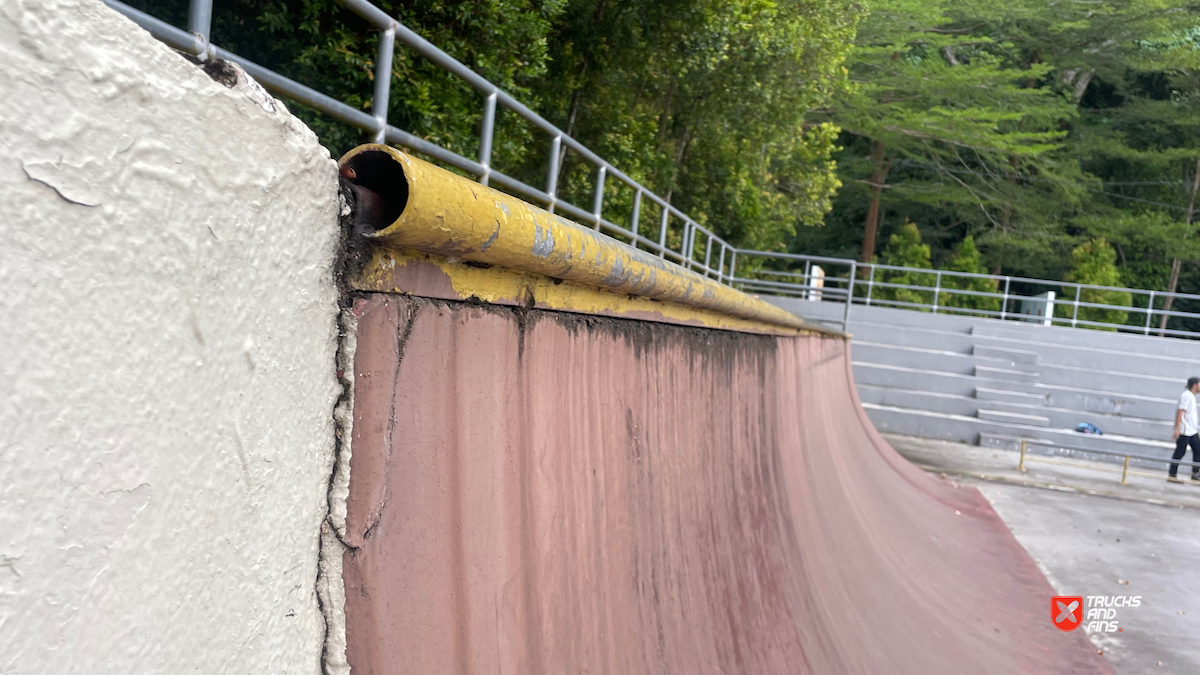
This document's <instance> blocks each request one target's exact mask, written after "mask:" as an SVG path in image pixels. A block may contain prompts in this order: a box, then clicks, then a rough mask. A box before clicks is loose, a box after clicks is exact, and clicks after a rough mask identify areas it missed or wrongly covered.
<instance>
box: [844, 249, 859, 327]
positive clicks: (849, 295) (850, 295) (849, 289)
mask: <svg viewBox="0 0 1200 675" xmlns="http://www.w3.org/2000/svg"><path fill="white" fill-rule="evenodd" d="M856 274H858V262H857V261H851V262H850V277H849V278H848V279H847V280H846V310H845V312H844V313H843V314H842V332H843V333H849V332H850V306H851V305H853V304H854V276H855V275H856Z"/></svg>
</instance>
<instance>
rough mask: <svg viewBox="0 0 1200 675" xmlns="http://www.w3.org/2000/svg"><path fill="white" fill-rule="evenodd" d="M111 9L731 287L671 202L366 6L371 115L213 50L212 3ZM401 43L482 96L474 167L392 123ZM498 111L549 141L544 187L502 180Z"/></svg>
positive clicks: (307, 101)
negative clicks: (571, 194) (575, 160)
mask: <svg viewBox="0 0 1200 675" xmlns="http://www.w3.org/2000/svg"><path fill="white" fill-rule="evenodd" d="M104 2H105V4H107V5H108V6H109V7H112V8H113V9H115V10H117V11H118V12H121V13H122V14H124V15H125V16H127V17H129V18H130V19H132V20H133V21H134V22H136V23H138V24H139V25H141V26H142V27H143V28H145V29H146V30H148V31H149V32H150V33H151V34H152V35H154V36H155V37H156V38H158V39H160V40H162V41H163V42H165V43H167V44H168V45H170V46H171V47H174V48H175V49H178V50H180V51H182V52H185V53H188V54H191V55H193V56H195V57H197V58H199V59H202V60H203V59H208V58H213V57H215V58H220V59H224V60H228V61H233V62H234V63H237V64H238V65H240V66H241V67H242V68H243V69H245V70H246V72H247V73H248V74H249V75H250V76H251V77H253V78H254V79H255V80H257V81H258V82H259V83H260V84H262V85H263V87H264V88H266V89H267V90H268V91H270V92H272V93H273V94H276V95H279V96H283V97H285V98H289V99H292V100H295V101H297V102H300V103H303V104H304V105H306V106H308V107H310V108H313V109H315V110H317V111H319V112H321V113H324V114H326V115H328V116H330V117H332V118H333V119H335V120H338V121H340V122H343V123H345V124H348V125H350V126H352V127H355V128H358V129H361V130H363V131H366V132H367V133H369V134H371V136H372V138H373V139H374V140H375V142H376V143H389V144H393V145H398V146H401V147H405V148H408V149H410V150H412V151H414V152H417V153H420V154H422V155H426V156H428V157H430V158H432V159H435V160H438V161H441V162H444V163H446V164H448V165H450V166H452V167H454V168H456V169H459V170H461V171H464V172H466V173H468V174H470V175H472V176H474V177H475V178H476V179H477V180H478V181H479V182H480V183H481V184H483V185H493V186H496V187H500V188H503V189H505V190H508V191H511V192H513V193H515V194H517V195H518V196H520V197H522V198H525V199H529V200H530V201H533V202H535V203H538V204H541V205H542V206H544V207H545V208H546V209H547V210H549V211H550V212H559V213H562V214H564V215H567V216H569V217H571V218H574V219H576V220H578V221H579V222H582V223H588V224H591V225H592V227H593V228H594V229H595V230H597V231H599V232H604V233H606V234H609V235H616V236H618V237H620V238H622V239H624V240H625V241H626V243H629V244H632V245H634V246H637V247H640V248H642V249H645V250H649V251H652V252H654V253H657V254H658V255H659V256H660V257H662V258H666V259H669V260H671V261H673V262H676V263H679V264H680V265H682V266H683V267H686V268H688V269H690V270H692V271H695V272H697V273H699V274H702V275H704V276H707V277H710V278H713V279H716V280H717V281H720V282H722V283H728V282H729V279H730V276H731V273H732V270H733V267H734V265H735V257H736V248H735V247H733V246H732V245H731V244H730V243H729V242H727V241H725V240H724V239H722V238H721V237H719V236H717V235H716V233H714V232H713V231H712V230H711V229H709V228H706V227H704V226H703V225H700V224H699V223H697V222H696V221H695V220H694V219H692V218H691V217H690V216H688V215H687V214H685V213H683V212H682V211H680V210H679V209H677V208H675V207H674V206H671V204H670V203H669V202H667V200H666V199H664V198H662V197H660V196H658V195H657V194H655V193H654V192H652V191H650V190H649V189H647V188H646V187H645V186H643V185H642V184H640V183H638V182H637V181H636V180H634V179H633V178H630V177H629V176H627V175H626V174H625V173H623V172H622V171H621V170H620V169H618V168H617V167H615V166H613V165H612V164H610V163H608V162H607V161H605V160H604V159H603V158H601V157H600V156H599V155H597V154H596V153H594V152H592V151H591V150H589V149H588V148H587V147H585V146H584V145H583V144H582V143H580V142H579V141H577V140H575V139H574V138H572V137H570V136H569V135H567V134H566V133H565V132H563V131H562V130H560V129H559V128H558V127H556V126H555V125H553V124H551V123H550V122H549V121H548V120H546V119H545V118H543V117H542V116H541V115H539V114H537V113H536V112H534V111H532V110H530V109H529V108H528V107H526V106H525V105H524V104H522V103H521V102H520V101H518V100H516V99H515V98H513V97H512V96H510V95H509V94H507V93H506V92H504V91H503V90H501V89H500V88H498V87H496V86H495V85H494V84H492V83H491V82H489V81H487V80H486V79H484V78H483V77H481V76H480V75H479V74H478V73H476V72H475V71H473V70H471V69H470V68H468V67H467V66H465V65H463V64H462V63H460V62H459V61H457V60H456V59H454V58H453V57H451V56H450V55H449V54H447V53H446V52H444V51H442V50H441V49H439V48H437V47H436V46H434V45H433V44H432V43H430V42H429V41H428V40H426V39H425V38H423V37H421V36H420V35H417V34H416V33H414V32H413V31H412V30H411V29H409V28H408V27H406V26H404V25H403V24H401V23H400V22H398V21H396V20H395V19H393V18H392V17H390V16H388V15H387V14H386V13H385V12H384V11H383V10H381V9H379V8H378V7H376V6H375V5H373V4H371V3H370V2H368V1H367V0H340V2H341V3H342V4H343V5H344V6H345V7H346V8H347V9H349V10H350V11H352V12H354V13H355V14H357V15H358V16H360V17H362V18H363V19H366V20H367V21H368V22H370V23H371V24H372V25H373V26H374V27H375V28H376V29H377V30H378V31H379V45H378V48H377V53H376V60H375V77H374V83H375V89H374V92H373V94H374V96H373V99H372V109H371V111H372V112H371V114H367V113H365V112H363V111H361V110H358V109H356V108H353V107H351V106H349V105H346V104H345V103H342V102H341V101H338V100H336V99H334V98H332V97H330V96H327V95H325V94H323V93H321V92H319V91H316V90H315V89H312V88H310V87H307V86H305V85H303V84H301V83H299V82H296V81H295V80H292V79H290V78H287V77H284V76H282V75H280V74H278V73H275V72H273V71H271V70H269V69H267V68H264V67H262V66H260V65H258V64H256V63H254V62H253V61H250V60H249V59H246V58H243V57H241V56H239V55H237V54H234V53H232V52H229V51H227V50H224V49H221V48H220V47H217V46H216V45H214V44H212V42H210V40H209V30H210V26H211V19H212V3H213V0H191V4H190V6H189V8H188V27H187V30H183V29H180V28H176V27H175V26H172V25H170V24H168V23H166V22H165V21H162V20H160V19H157V18H155V17H153V16H150V15H149V14H146V13H145V12H142V11H140V10H137V9H135V8H133V7H130V6H129V5H126V4H125V3H123V2H120V0H104ZM397 41H398V42H400V43H401V44H402V45H404V46H405V47H408V48H409V49H411V50H413V51H414V52H416V53H418V54H420V55H421V56H423V57H425V58H426V59H429V60H430V61H431V62H433V63H434V64H436V65H438V66H439V67H441V68H444V69H445V70H446V71H448V72H450V73H452V74H454V75H456V76H458V77H459V78H461V79H462V80H463V81H465V82H466V83H467V84H469V85H470V86H471V87H473V88H474V89H476V90H477V91H478V92H479V93H480V94H481V105H482V110H483V118H482V124H480V128H479V150H478V152H477V154H476V157H475V158H474V159H471V158H468V157H464V156H462V155H460V154H458V153H456V152H453V151H451V150H447V149H446V148H443V147H441V146H439V145H437V144H435V143H431V142H429V141H427V140H425V139H423V138H419V137H417V136H415V135H413V134H411V133H409V132H407V131H405V130H403V129H400V128H397V127H395V126H393V125H391V124H388V122H387V111H388V105H389V98H390V95H391V92H390V84H391V67H392V60H393V49H394V46H395V42H397ZM498 105H499V106H502V107H504V108H506V109H508V110H511V111H512V112H514V113H516V114H517V115H518V116H520V117H521V118H522V119H524V120H525V121H527V122H529V123H530V124H532V125H533V126H534V127H536V128H538V129H540V130H542V131H544V132H545V133H547V134H548V135H549V136H550V144H549V147H548V148H547V159H548V166H547V171H546V181H545V184H544V186H543V187H540V188H539V187H535V186H533V185H529V184H528V183H525V182H522V181H520V180H518V179H516V178H513V177H512V176H508V175H506V174H504V173H502V172H500V171H497V170H496V168H495V167H493V166H492V163H491V159H492V157H491V155H492V144H493V140H494V134H495V120H496V107H497V106H498ZM564 149H568V150H570V151H571V152H573V153H575V155H576V156H578V157H580V158H582V159H583V160H584V161H585V162H587V163H589V164H591V165H592V166H593V167H594V168H595V180H594V192H593V199H592V204H591V206H590V208H582V207H580V206H577V205H575V204H571V203H569V202H567V201H565V200H563V199H561V198H560V195H559V192H558V177H559V168H560V166H559V165H560V161H561V158H562V156H563V150H564ZM608 181H618V182H619V183H621V184H623V185H625V186H626V187H628V188H629V189H631V190H632V191H633V206H632V209H631V212H630V214H629V226H628V227H623V226H621V225H618V224H616V223H614V222H613V221H612V220H610V219H609V218H606V217H605V214H604V207H605V204H604V198H605V183H606V182H608ZM655 207H657V211H658V214H657V220H658V223H657V225H658V227H657V229H654V228H653V227H651V228H644V227H642V225H643V223H642V215H643V213H642V212H643V211H644V210H654V208H655ZM673 223H678V224H679V225H678V235H679V248H678V249H677V250H676V249H674V248H671V247H670V246H668V233H669V232H671V231H672V229H671V226H672V224H673ZM647 235H649V236H647ZM727 270H728V271H727Z"/></svg>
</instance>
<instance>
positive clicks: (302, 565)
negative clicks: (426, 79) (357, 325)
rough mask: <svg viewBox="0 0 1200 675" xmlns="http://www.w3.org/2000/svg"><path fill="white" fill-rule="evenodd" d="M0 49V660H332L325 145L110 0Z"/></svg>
mask: <svg viewBox="0 0 1200 675" xmlns="http://www.w3.org/2000/svg"><path fill="white" fill-rule="evenodd" d="M0 63H3V64H4V67H3V68H2V69H0V195H3V199H2V200H0V672H3V673H5V674H6V675H7V674H9V673H12V674H14V675H15V674H17V673H54V674H56V675H57V674H65V673H88V674H93V673H122V674H124V673H183V672H189V673H191V672H197V673H292V672H298V673H313V672H319V670H320V658H321V648H322V639H323V633H324V625H323V622H322V617H321V612H320V608H319V606H318V603H317V599H316V594H315V590H314V584H315V577H316V574H317V558H318V545H319V530H320V525H321V522H322V519H323V518H324V515H325V510H326V495H327V487H328V481H329V473H330V468H331V466H332V461H333V452H334V433H333V425H332V421H331V411H332V409H333V405H334V402H335V400H336V398H337V394H338V391H339V389H338V386H337V381H336V377H335V372H334V365H333V364H334V353H335V345H336V339H337V334H336V313H337V307H336V289H335V287H334V284H333V280H332V275H331V264H332V260H333V254H334V247H335V243H336V240H337V234H336V218H337V203H338V202H337V195H336V169H335V166H334V163H333V162H332V161H331V160H330V158H329V156H328V153H327V152H326V151H325V150H324V149H323V148H321V147H320V145H319V144H318V143H317V141H316V138H315V137H314V136H313V134H312V133H311V132H310V131H309V130H308V129H306V128H305V127H304V126H303V125H302V124H300V123H299V122H298V121H297V120H296V119H295V118H293V117H292V116H291V115H289V114H288V113H287V112H286V110H285V109H284V108H283V106H282V105H280V104H279V103H277V102H275V101H274V100H272V99H271V98H270V97H269V96H267V95H265V94H264V93H263V92H262V91H261V90H259V89H257V88H256V87H255V86H253V85H249V84H248V83H245V82H243V83H242V84H239V85H237V86H235V87H233V88H230V87H226V86H224V85H222V84H219V83H217V82H214V81H213V80H212V79H210V78H209V77H208V76H207V75H205V74H204V72H202V71H201V70H200V69H198V68H197V67H196V66H194V65H192V64H190V63H188V62H187V61H186V60H184V59H183V58H182V57H180V56H179V55H177V54H175V53H173V52H172V51H171V50H169V49H167V48H166V47H164V46H163V45H161V44H160V43H158V42H157V41H155V40H154V39H153V38H151V37H150V36H149V35H148V34H146V33H145V32H143V31H142V30H140V29H139V28H137V27H135V26H134V25H133V24H132V23H130V22H129V21H127V20H125V19H123V18H121V17H120V16H119V15H117V14H116V13H114V12H112V11H110V10H108V9H107V8H105V7H103V6H102V5H101V4H100V3H99V2H97V1H95V0H0Z"/></svg>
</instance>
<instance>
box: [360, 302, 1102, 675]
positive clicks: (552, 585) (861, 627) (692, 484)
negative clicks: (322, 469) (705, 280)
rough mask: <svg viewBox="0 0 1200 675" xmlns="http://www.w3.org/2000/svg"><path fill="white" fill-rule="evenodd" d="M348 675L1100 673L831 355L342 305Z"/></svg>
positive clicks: (457, 313) (962, 502)
mask: <svg viewBox="0 0 1200 675" xmlns="http://www.w3.org/2000/svg"><path fill="white" fill-rule="evenodd" d="M354 312H355V315H356V316H357V321H358V324H357V347H356V359H355V368H354V371H355V372H354V377H355V394H354V396H355V399H354V410H355V415H354V418H355V431H354V437H353V455H352V458H351V467H352V470H351V474H350V495H349V501H348V516H347V527H346V541H347V543H348V544H349V545H350V546H351V548H350V549H349V550H348V551H347V553H346V555H345V558H344V561H343V562H344V569H345V572H344V573H345V581H346V589H347V597H346V616H347V629H348V630H347V638H348V650H347V656H348V658H349V662H350V665H351V667H352V668H353V672H354V673H367V674H370V673H376V674H382V673H389V674H390V673H434V672H459V673H472V672H489V673H492V672H499V673H564V672H611V673H640V672H645V673H649V672H679V673H706V672H714V673H715V672H725V673H767V672H779V673H783V672H787V673H820V674H822V675H824V674H827V673H921V674H922V675H931V674H938V673H967V672H969V673H1005V674H1008V673H1018V672H1037V673H1049V672H1076V673H1104V672H1111V671H1110V670H1109V668H1108V665H1107V664H1106V663H1105V662H1104V661H1103V659H1101V658H1100V657H1098V656H1097V655H1096V653H1095V650H1094V649H1092V648H1091V647H1090V645H1088V644H1087V642H1086V640H1085V638H1084V637H1083V636H1082V634H1063V633H1060V632H1059V631H1057V630H1055V629H1054V628H1053V626H1052V625H1051V622H1050V618H1049V617H1047V616H1046V614H1047V613H1048V612H1047V608H1048V606H1049V597H1050V595H1051V593H1052V591H1051V589H1050V587H1049V585H1048V584H1047V583H1046V581H1045V579H1044V578H1043V577H1042V575H1041V573H1040V572H1038V570H1037V569H1036V567H1035V566H1034V564H1033V562H1032V561H1031V560H1030V559H1029V557H1028V556H1027V555H1026V554H1025V553H1024V551H1023V550H1022V549H1021V548H1020V546H1019V545H1018V544H1017V542H1016V541H1015V540H1014V539H1013V538H1012V537H1011V535H1010V534H1009V533H1008V531H1007V528H1006V527H1005V526H1004V525H1003V523H1002V522H1001V521H1000V520H999V518H998V517H997V516H996V515H995V513H994V512H993V511H992V510H991V509H990V508H989V507H988V505H987V504H986V502H985V501H984V500H982V498H981V497H980V496H979V494H978V493H977V492H975V491H974V490H964V489H959V488H957V487H955V486H953V485H950V484H948V483H946V482H944V481H939V480H936V479H934V478H931V477H929V476H928V475H926V474H925V473H923V472H922V471H920V470H918V469H916V468H915V467H913V466H912V465H911V464H909V463H908V462H906V461H904V460H903V459H902V458H900V457H899V456H898V455H897V454H896V453H895V452H894V451H893V450H892V449H891V448H890V447H889V446H888V445H887V443H886V442H885V441H883V439H882V438H881V437H879V435H878V434H876V433H875V432H874V429H873V428H872V427H871V425H870V423H869V422H868V421H867V419H866V417H865V415H864V414H863V412H862V410H861V408H860V407H859V406H858V401H857V399H856V397H855V395H854V389H853V385H852V383H851V380H850V374H849V367H848V359H847V356H848V355H847V353H846V343H845V342H843V341H841V340H838V339H834V338H820V337H790V338H774V337H766V336H752V335H746V334H737V333H732V332H725V331H712V330H705V329H692V328H682V327H677V326H670V325H663V324H647V323H644V322H633V321H623V320H612V319H596V318H580V317H578V316H572V315H565V314H553V313H545V312H540V311H524V310H514V309H511V308H499V307H485V306H475V305H470V304H462V303H443V302H440V301H428V300H420V299H415V298H406V297H403V296H386V295H367V296H364V297H363V298H361V299H360V300H358V302H357V304H356V305H355V309H354Z"/></svg>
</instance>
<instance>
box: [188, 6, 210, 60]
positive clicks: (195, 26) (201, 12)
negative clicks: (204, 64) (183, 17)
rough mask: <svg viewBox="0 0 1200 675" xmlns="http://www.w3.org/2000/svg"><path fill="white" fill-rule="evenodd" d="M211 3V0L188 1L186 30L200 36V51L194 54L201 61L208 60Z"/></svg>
mask: <svg viewBox="0 0 1200 675" xmlns="http://www.w3.org/2000/svg"><path fill="white" fill-rule="evenodd" d="M212 3H213V0H191V2H189V3H188V20H187V30H188V32H189V33H191V34H192V35H195V36H196V37H198V38H200V44H199V45H197V46H198V47H200V50H201V51H200V53H199V54H197V55H196V56H199V57H200V60H201V61H206V60H208V51H209V33H211V32H212Z"/></svg>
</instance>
